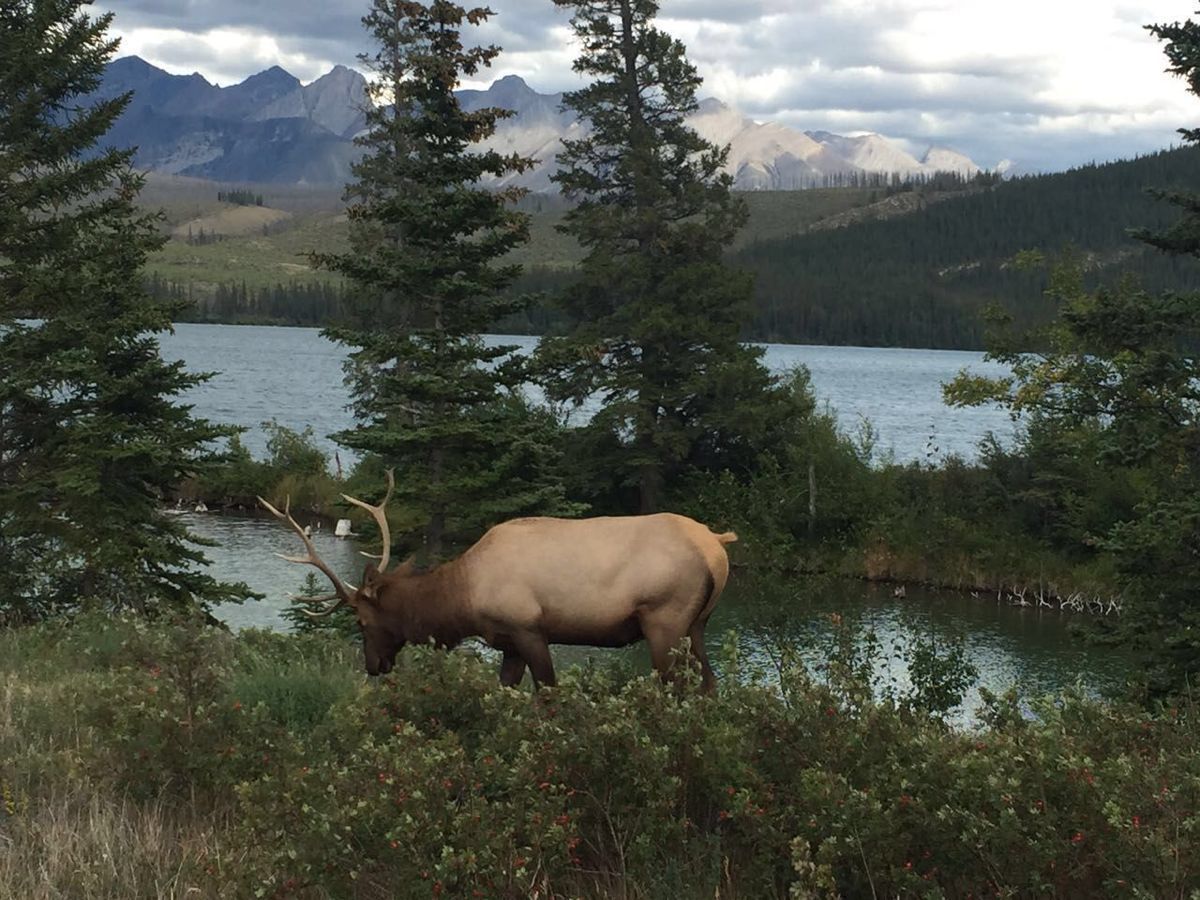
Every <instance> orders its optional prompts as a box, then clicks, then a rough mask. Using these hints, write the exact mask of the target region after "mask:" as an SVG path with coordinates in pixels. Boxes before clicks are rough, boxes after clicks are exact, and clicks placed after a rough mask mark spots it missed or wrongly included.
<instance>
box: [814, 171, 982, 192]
mask: <svg viewBox="0 0 1200 900" xmlns="http://www.w3.org/2000/svg"><path fill="white" fill-rule="evenodd" d="M1000 179H1001V177H1000V175H999V174H997V173H995V172H976V173H975V174H974V175H965V174H963V173H962V172H934V173H932V174H928V175H924V174H921V175H905V174H902V173H900V172H863V171H858V172H831V173H829V174H827V175H823V176H822V177H821V178H814V179H813V180H812V181H811V182H809V184H808V185H807V186H808V187H810V188H859V189H860V190H861V189H869V190H882V191H883V192H884V193H885V194H886V195H887V196H891V195H892V194H898V193H903V192H906V191H921V190H929V191H961V190H966V189H967V188H972V187H990V186H991V185H993V184H999V182H1000Z"/></svg>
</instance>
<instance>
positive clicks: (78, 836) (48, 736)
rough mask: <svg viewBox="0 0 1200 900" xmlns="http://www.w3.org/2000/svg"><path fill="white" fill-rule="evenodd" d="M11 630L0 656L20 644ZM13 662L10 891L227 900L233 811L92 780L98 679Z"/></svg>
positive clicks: (41, 895) (6, 730)
mask: <svg viewBox="0 0 1200 900" xmlns="http://www.w3.org/2000/svg"><path fill="white" fill-rule="evenodd" d="M12 637H13V636H11V635H10V636H9V638H10V640H9V641H5V642H0V652H2V651H3V650H4V649H13V647H12V646H11V644H12V641H11V638H12ZM4 645H8V646H7V647H6V646H4ZM59 662H60V663H61V662H62V660H59ZM7 663H8V664H10V665H12V667H13V669H12V670H10V671H7V672H6V671H3V670H4V669H5V668H8V665H4V664H3V663H0V897H2V898H21V900H60V898H61V900H67V898H70V900H76V898H79V900H92V898H96V900H99V898H105V900H108V898H112V900H118V898H120V900H125V898H143V897H145V898H150V897H154V898H159V897H162V898H175V897H179V898H183V897H188V898H206V897H219V896H223V895H224V896H228V894H223V892H222V891H221V883H222V880H223V879H222V872H223V871H224V870H225V869H226V868H227V867H228V865H229V864H230V860H231V859H234V858H235V857H236V855H237V854H236V852H233V851H232V850H231V848H229V847H227V846H225V845H224V843H223V841H222V835H224V834H228V833H229V814H228V811H226V810H210V811H198V810H191V809H181V808H179V807H177V806H172V805H171V804H169V803H167V802H164V801H152V802H137V801H134V800H130V799H127V798H124V797H121V796H113V795H112V793H111V789H109V788H107V787H104V786H100V785H97V784H94V783H92V782H91V781H90V780H89V779H88V778H87V777H86V776H85V775H84V774H83V773H82V771H81V768H82V767H81V766H80V765H79V759H80V751H81V750H82V749H83V748H85V747H86V746H87V744H88V743H89V741H90V740H91V737H92V735H91V733H90V729H89V728H88V727H87V726H85V725H83V724H81V721H80V716H79V714H78V711H79V710H80V709H81V705H82V704H83V703H84V702H85V701H86V698H87V696H88V692H89V690H90V689H92V688H93V687H94V681H93V678H92V677H90V676H89V673H87V672H86V671H78V670H76V671H71V670H70V667H69V666H61V667H60V668H59V669H58V670H57V671H55V669H54V668H53V667H51V666H46V667H43V666H42V665H40V664H39V661H38V660H29V659H27V660H25V663H24V665H22V664H21V662H20V661H19V660H16V659H12V658H9V659H8V660H7ZM18 666H20V667H21V668H22V669H23V671H21V672H20V673H18V672H17V671H15V669H16V668H17V667H18Z"/></svg>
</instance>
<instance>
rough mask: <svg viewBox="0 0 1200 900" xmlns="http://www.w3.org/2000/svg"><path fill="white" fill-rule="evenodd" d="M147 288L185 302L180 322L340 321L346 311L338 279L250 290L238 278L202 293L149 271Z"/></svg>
mask: <svg viewBox="0 0 1200 900" xmlns="http://www.w3.org/2000/svg"><path fill="white" fill-rule="evenodd" d="M146 288H147V290H149V291H150V293H151V294H152V295H153V296H155V297H158V298H160V299H169V300H175V301H178V302H181V303H185V304H187V306H186V308H185V309H184V311H183V312H182V313H180V314H179V315H177V316H176V317H175V319H176V321H179V322H226V323H231V324H238V325H250V324H253V325H311V326H317V325H328V324H330V323H333V322H337V321H340V320H341V319H342V318H344V315H345V302H346V290H345V288H344V287H343V286H342V285H341V284H340V283H332V282H324V281H310V282H300V283H290V284H275V285H272V286H270V287H259V288H251V287H247V286H246V283H245V282H241V283H230V284H218V285H217V286H216V287H215V288H213V289H210V290H206V291H204V292H201V291H199V290H197V289H196V288H194V287H193V286H192V285H180V284H176V283H174V282H170V281H165V280H164V279H162V278H161V277H160V276H159V275H157V274H151V275H150V276H149V277H148V278H147V279H146Z"/></svg>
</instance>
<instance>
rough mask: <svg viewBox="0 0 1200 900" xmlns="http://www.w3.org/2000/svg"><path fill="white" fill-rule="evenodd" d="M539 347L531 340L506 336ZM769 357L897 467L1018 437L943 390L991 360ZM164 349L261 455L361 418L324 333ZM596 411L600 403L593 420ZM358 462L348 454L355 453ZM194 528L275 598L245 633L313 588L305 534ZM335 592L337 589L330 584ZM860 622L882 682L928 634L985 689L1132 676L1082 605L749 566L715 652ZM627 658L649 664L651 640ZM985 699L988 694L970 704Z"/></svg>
mask: <svg viewBox="0 0 1200 900" xmlns="http://www.w3.org/2000/svg"><path fill="white" fill-rule="evenodd" d="M489 340H490V341H492V342H499V343H511V344H516V345H517V346H519V347H520V348H521V349H522V351H528V350H530V349H532V347H533V346H534V345H535V344H536V339H535V338H529V337H493V338H489ZM764 349H765V360H766V363H767V365H768V366H770V367H771V369H772V370H774V371H779V372H782V371H786V370H788V369H790V368H792V367H794V366H797V365H804V366H807V367H808V368H809V370H810V371H811V373H812V380H813V386H814V390H815V392H816V394H817V397H818V399H819V400H820V401H821V402H822V403H827V404H828V405H829V406H830V408H832V409H833V410H834V411H835V412H836V413H837V415H838V418H839V421H840V422H841V423H842V425H843V427H844V428H845V429H846V430H847V431H850V432H854V431H855V430H856V429H858V428H859V427H860V424H861V423H862V422H863V421H869V422H870V423H871V425H872V427H873V428H874V431H875V433H876V435H877V446H876V450H877V455H878V457H879V458H884V455H885V454H886V453H889V452H890V454H891V455H892V457H893V458H895V459H896V460H897V461H901V462H907V461H914V460H916V461H922V462H934V463H936V462H939V461H941V460H942V459H944V458H945V457H946V456H947V455H948V454H952V453H953V454H957V455H960V456H962V457H964V458H968V459H970V458H973V457H974V456H976V454H977V447H978V444H979V441H980V440H981V439H982V438H983V437H984V436H985V435H986V434H988V433H989V432H992V433H994V434H996V435H997V436H998V437H999V438H1000V439H1001V440H1002V441H1009V440H1011V439H1012V436H1013V433H1014V429H1013V423H1012V422H1011V421H1010V419H1009V418H1008V417H1007V415H1005V414H1004V413H1002V412H999V411H997V410H990V409H972V410H958V409H951V408H949V407H947V406H945V404H943V403H942V401H941V384H942V383H943V382H945V381H947V380H949V379H950V378H953V377H954V375H955V374H956V373H957V372H958V371H959V370H961V369H963V368H970V369H971V370H972V371H974V372H977V373H981V374H993V375H995V374H1003V371H1004V370H1003V369H1002V368H1001V367H999V366H997V365H994V364H988V363H985V362H984V361H983V356H982V354H980V353H972V352H959V351H942V350H902V349H880V348H860V347H809V346H792V345H783V344H769V345H764ZM163 351H164V356H165V357H166V358H168V359H181V360H183V361H184V363H185V364H186V366H187V368H188V369H190V370H191V371H215V372H216V373H217V374H216V375H215V376H214V377H213V378H212V380H210V381H209V382H207V383H206V384H204V385H202V386H200V387H199V388H197V389H196V390H195V391H194V392H192V394H191V395H190V396H189V398H188V399H189V401H190V402H192V403H193V404H194V405H195V408H196V412H197V413H198V414H199V415H202V416H205V417H208V418H211V419H214V420H216V421H218V422H224V423H230V424H234V425H242V426H246V427H248V428H250V431H249V432H248V434H247V435H246V437H245V441H246V444H247V445H248V446H249V447H250V449H251V450H252V451H254V452H256V453H261V452H263V450H264V449H265V435H264V434H263V432H262V430H261V428H260V427H259V426H260V424H261V423H262V422H264V421H266V420H268V419H271V418H274V419H276V420H278V421H279V422H280V423H281V424H283V425H286V426H288V427H289V428H294V429H297V430H301V429H303V428H305V427H307V426H311V427H312V428H313V430H314V432H315V434H316V436H317V440H318V442H319V444H320V445H321V447H322V448H323V449H325V450H327V451H328V452H329V453H330V454H331V455H332V453H333V451H334V449H335V445H334V444H333V443H332V442H331V441H330V440H329V438H328V435H330V434H331V433H333V432H335V431H337V430H339V429H341V428H345V427H348V426H349V425H350V424H351V422H352V417H351V415H350V412H349V411H348V409H347V406H348V403H349V398H348V395H347V393H346V390H345V388H344V386H343V385H342V362H343V359H344V358H345V354H344V353H343V352H342V350H341V349H340V348H339V347H337V346H336V345H334V344H332V343H330V342H329V341H327V340H325V339H324V338H322V337H321V336H320V333H319V332H318V331H317V330H315V329H306V328H274V327H256V326H223V325H179V326H177V331H176V333H175V334H173V335H167V336H165V337H164V340H163ZM586 412H587V410H586V409H585V410H584V413H585V414H586ZM342 458H343V461H348V457H347V455H346V454H344V453H343V454H342ZM187 521H188V524H189V525H190V526H191V527H192V528H193V530H194V531H195V532H196V533H197V534H199V535H201V536H204V537H207V538H210V539H212V540H215V541H217V542H218V544H219V546H217V547H216V548H213V549H212V550H210V551H208V555H209V557H210V558H211V559H212V561H213V570H212V571H213V574H215V575H216V576H217V577H219V578H221V579H224V580H229V581H245V582H247V583H248V584H249V585H250V586H251V587H252V588H254V589H255V590H257V591H260V592H262V593H264V594H265V595H266V599H265V600H263V601H261V602H253V603H247V604H244V605H242V606H230V607H226V608H224V609H222V610H221V611H220V615H221V617H222V618H224V619H225V620H226V621H228V622H229V623H230V625H232V626H233V627H236V628H243V627H249V626H258V627H267V628H280V627H284V620H282V619H281V618H280V615H279V613H280V611H281V610H282V609H283V608H284V607H285V605H286V604H287V603H288V602H289V601H288V599H287V598H288V594H290V593H296V592H298V591H299V590H300V588H301V586H302V584H303V582H304V576H305V574H306V573H307V571H308V569H307V568H305V567H300V566H293V565H290V564H288V563H286V562H283V561H282V560H279V559H277V558H275V557H274V556H273V555H272V554H274V553H295V552H296V551H297V544H298V541H297V540H296V538H295V537H294V535H292V534H291V533H290V532H288V531H287V530H286V529H284V528H282V527H280V526H279V525H278V523H276V522H275V521H274V520H273V519H266V518H254V517H238V516H225V515H191V514H189V515H188V516H187ZM315 540H316V542H317V545H318V548H319V550H320V552H321V553H322V555H323V556H324V558H325V559H326V560H327V561H329V563H330V564H331V565H332V566H333V567H334V568H335V569H336V570H337V571H338V572H339V574H341V575H342V576H343V577H344V578H345V579H347V580H348V581H351V582H357V581H358V577H359V575H360V573H361V571H362V565H363V558H362V557H361V556H360V555H359V552H358V551H359V548H358V547H357V546H356V545H355V544H354V543H353V542H349V541H340V540H337V539H335V538H334V537H333V536H332V535H330V534H328V532H323V533H318V534H317V535H316V538H315ZM322 589H324V585H322ZM835 612H836V613H838V614H840V615H843V616H849V617H852V618H854V619H856V620H858V621H860V622H861V623H862V625H863V627H867V628H871V629H873V630H874V631H875V633H876V634H877V636H878V638H879V647H880V651H879V653H878V656H877V658H876V659H875V660H874V666H875V669H876V672H877V674H878V675H879V676H880V677H883V678H886V679H890V680H892V681H894V682H896V683H898V684H900V685H903V684H904V683H905V682H906V679H907V670H906V667H905V664H904V662H903V659H902V654H901V653H900V652H898V651H897V649H896V648H897V647H900V646H903V645H905V644H907V643H909V642H911V641H912V640H915V639H918V638H919V639H927V638H933V639H934V640H936V641H938V642H947V641H951V640H956V639H960V638H961V639H962V640H963V641H965V646H966V648H967V652H968V655H969V658H970V659H971V661H972V662H973V663H974V664H975V665H976V666H977V667H978V668H979V671H980V678H979V683H980V684H981V685H983V686H986V687H988V688H990V689H992V690H1003V689H1004V688H1007V687H1010V686H1016V687H1018V688H1019V689H1020V690H1021V691H1022V693H1024V694H1026V695H1032V694H1040V693H1050V692H1055V691H1058V690H1060V689H1061V688H1063V687H1064V686H1067V685H1071V684H1074V683H1077V682H1079V683H1082V684H1084V685H1085V686H1086V687H1087V688H1088V689H1089V690H1093V691H1100V690H1110V689H1114V688H1119V687H1120V686H1121V685H1122V684H1123V683H1124V682H1125V680H1126V679H1127V678H1128V677H1129V676H1130V674H1131V672H1132V668H1131V666H1130V663H1129V661H1128V660H1127V659H1125V658H1123V657H1122V656H1120V655H1119V654H1114V653H1112V652H1111V651H1099V650H1097V649H1095V648H1092V647H1088V646H1087V645H1085V644H1082V643H1080V642H1079V641H1078V640H1077V639H1076V638H1074V637H1073V636H1072V634H1071V633H1070V621H1071V618H1070V616H1069V615H1066V614H1062V613H1058V612H1051V611H1049V610H1037V609H1021V608H1015V607H1011V606H1008V605H1006V604H1004V603H997V602H996V601H995V599H994V598H987V599H972V598H970V597H965V596H961V595H955V594H945V593H933V592H922V591H916V590H913V589H911V588H910V589H909V591H908V597H907V598H906V599H905V600H895V599H893V598H892V597H891V595H890V590H889V589H887V588H883V587H879V586H871V585H865V584H860V583H857V582H852V581H831V580H827V579H813V578H796V579H793V580H791V581H786V582H781V581H778V580H771V581H764V580H762V579H760V578H756V577H754V576H752V575H750V574H748V573H745V572H736V573H735V574H734V577H733V579H732V580H731V582H730V586H729V589H728V590H727V592H726V595H725V597H724V598H722V601H721V603H720V604H719V605H718V607H717V611H716V614H715V615H714V617H713V620H712V622H711V624H710V627H709V644H710V647H712V648H713V649H715V648H716V647H717V646H718V645H719V644H720V642H721V641H722V636H723V634H724V633H726V632H728V631H730V630H736V632H737V633H738V634H739V641H740V642H741V645H742V647H743V651H744V652H745V653H746V654H747V655H748V656H749V657H750V658H751V659H757V660H758V661H760V662H762V663H763V664H764V665H766V664H767V662H768V658H769V656H770V653H769V648H770V647H771V646H772V644H773V643H774V642H778V641H779V640H785V641H789V642H793V643H795V644H797V645H799V646H802V647H804V648H805V650H804V654H805V656H806V658H807V659H808V661H810V662H812V663H814V664H816V663H818V662H819V661H820V659H821V658H822V655H823V653H824V649H823V648H824V644H825V642H826V640H827V639H828V633H829V617H830V614H831V613H835ZM595 652H597V653H613V652H617V653H621V654H624V655H625V656H626V657H627V658H629V659H630V660H631V661H632V662H634V663H635V664H637V665H640V666H643V667H646V668H648V666H649V662H648V659H647V658H646V654H645V651H644V648H640V647H635V648H631V649H630V650H627V651H595ZM588 655H590V654H589V652H588V651H582V650H579V649H576V648H556V650H555V656H556V658H557V659H558V660H559V661H560V663H561V662H570V661H578V660H581V659H584V658H586V657H587V656H588ZM977 703H978V689H977V688H976V690H975V691H973V692H972V694H971V696H970V697H969V698H968V703H967V709H968V710H970V709H973V708H974V707H975V706H976V705H977Z"/></svg>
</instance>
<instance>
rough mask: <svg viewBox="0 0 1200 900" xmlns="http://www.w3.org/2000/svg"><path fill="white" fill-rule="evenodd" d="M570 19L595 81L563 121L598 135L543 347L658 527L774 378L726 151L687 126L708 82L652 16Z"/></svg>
mask: <svg viewBox="0 0 1200 900" xmlns="http://www.w3.org/2000/svg"><path fill="white" fill-rule="evenodd" d="M555 3H556V4H557V5H558V6H564V7H570V8H573V9H574V16H573V18H572V20H571V23H572V27H573V28H574V31H575V36H576V38H577V39H578V40H579V42H580V43H581V44H582V45H583V53H582V55H581V56H580V57H579V58H578V59H577V60H576V62H575V71H577V72H579V73H581V74H584V75H589V76H592V77H593V78H594V79H595V80H594V81H593V82H592V83H591V84H590V85H589V86H587V87H585V88H583V89H581V90H578V91H573V92H571V93H568V94H567V95H566V96H565V98H564V101H563V103H564V106H565V107H567V108H569V109H571V110H573V111H574V112H576V113H577V114H578V116H579V118H580V119H581V120H582V121H584V122H586V123H587V125H588V127H589V130H588V132H587V134H586V135H585V136H583V137H580V138H578V139H575V140H568V141H564V149H563V152H562V153H561V154H560V155H559V159H558V162H559V166H560V171H559V173H558V174H557V175H556V176H555V180H556V181H557V182H558V184H559V185H560V187H561V188H562V190H563V192H564V194H566V196H567V197H568V198H570V199H572V200H574V201H577V205H576V206H575V207H574V208H573V209H572V210H570V212H568V214H567V215H566V218H565V222H564V225H563V226H562V230H563V231H564V232H565V233H567V234H570V235H572V236H573V237H575V238H576V239H577V240H578V241H579V243H580V244H581V245H582V247H583V248H584V250H585V252H586V256H585V258H584V260H583V262H582V264H581V267H580V273H579V274H580V277H579V279H578V280H577V282H576V283H575V284H574V285H573V286H572V287H571V288H570V289H568V290H567V291H566V292H565V294H564V295H563V296H562V303H563V306H564V307H565V310H566V312H567V313H568V315H569V317H570V319H571V330H570V333H569V334H568V335H567V336H566V337H562V338H554V339H548V340H546V341H544V342H543V343H542V346H541V348H540V351H539V355H540V358H541V360H542V362H543V364H544V365H545V367H546V370H547V372H548V375H547V378H546V388H547V391H548V393H549V394H550V396H551V397H553V398H554V399H557V400H560V401H564V400H573V401H574V402H577V403H581V402H582V401H583V400H584V399H585V398H586V397H589V396H592V395H595V394H597V393H598V394H599V395H600V396H602V397H603V398H604V406H603V408H602V410H601V411H600V412H599V413H598V414H597V415H596V416H595V418H594V419H593V420H592V422H591V423H590V424H589V426H588V427H587V433H588V435H589V436H590V439H591V442H592V449H593V451H594V452H595V453H598V454H600V456H599V457H598V459H599V468H600V469H601V470H603V471H605V472H609V473H612V475H614V476H615V478H616V479H617V480H618V483H619V485H620V486H622V487H624V488H633V489H636V492H637V494H638V498H639V499H638V507H639V508H640V509H641V511H642V512H653V511H655V510H657V509H658V508H659V506H660V505H661V504H662V502H663V499H664V490H665V488H666V487H667V485H668V483H669V482H670V481H671V479H672V478H673V477H674V476H676V475H677V474H679V473H680V472H681V471H682V470H683V469H684V468H686V467H687V466H689V465H695V464H701V463H706V464H713V463H714V462H715V461H717V460H718V459H719V457H720V454H721V451H722V448H728V447H731V446H734V445H737V444H738V443H739V442H742V441H744V435H743V434H742V427H743V425H745V415H746V414H747V413H748V411H749V410H748V404H751V403H754V402H756V401H757V400H758V399H761V398H762V396H763V395H764V392H765V391H766V390H767V389H768V388H769V386H770V378H769V377H768V375H767V373H766V371H765V369H764V368H763V367H762V365H761V363H760V361H759V360H760V356H761V352H760V351H757V350H754V349H750V348H747V347H744V346H742V345H741V344H740V343H739V338H740V336H741V331H742V328H743V326H744V324H745V323H746V321H747V319H748V316H749V314H750V297H751V281H750V279H749V277H748V276H746V275H745V274H743V273H741V272H737V271H734V270H732V269H729V268H727V267H726V266H725V265H723V264H722V261H721V259H722V255H723V253H724V251H725V249H726V248H727V247H728V246H729V245H730V243H731V242H732V240H733V238H734V236H735V234H736V233H737V231H738V229H739V228H740V227H741V226H742V225H743V224H744V223H745V221H746V208H745V205H744V203H743V202H742V201H740V200H739V199H737V198H735V196H734V195H733V194H732V192H731V186H732V180H731V178H730V177H729V176H728V175H726V174H724V173H723V168H724V166H725V162H726V157H727V154H728V148H725V149H719V148H717V147H714V146H713V145H711V144H709V143H707V142H706V141H704V140H703V139H702V138H701V137H700V136H699V135H697V134H696V132H695V131H693V130H692V129H691V128H689V127H688V126H687V124H686V123H685V117H686V116H687V115H688V114H689V113H691V112H692V111H694V110H695V109H696V108H697V103H696V90H697V88H698V87H699V85H700V83H701V80H700V77H699V76H698V75H697V73H696V70H695V68H694V67H693V66H692V65H691V64H690V63H689V62H688V61H687V59H686V57H685V50H684V46H683V44H682V43H680V42H679V41H677V40H674V39H673V38H671V37H670V36H668V35H666V34H664V33H663V32H661V31H659V30H658V29H656V28H655V27H654V19H655V16H656V15H657V13H658V3H657V2H655V0H594V2H572V0H555Z"/></svg>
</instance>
